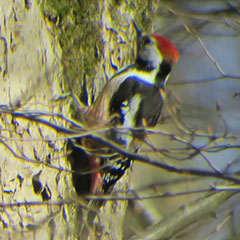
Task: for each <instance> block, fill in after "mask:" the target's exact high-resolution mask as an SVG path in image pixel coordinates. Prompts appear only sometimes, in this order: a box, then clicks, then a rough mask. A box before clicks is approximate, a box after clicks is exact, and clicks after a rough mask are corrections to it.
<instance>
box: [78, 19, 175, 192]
mask: <svg viewBox="0 0 240 240" xmlns="http://www.w3.org/2000/svg"><path fill="white" fill-rule="evenodd" d="M134 27H135V29H136V32H137V50H136V53H137V54H136V59H135V62H134V63H133V64H131V65H129V66H127V67H126V68H124V69H123V70H121V71H119V72H117V73H116V74H115V75H113V76H112V78H111V79H110V80H109V81H108V82H107V83H106V84H105V86H104V87H103V89H102V91H101V92H100V94H99V95H98V97H97V99H96V100H95V102H94V103H93V104H92V105H91V106H90V107H89V108H88V109H87V111H86V112H85V113H84V114H81V116H83V115H84V120H83V119H82V120H83V121H84V122H85V124H86V125H87V126H88V127H89V128H90V129H91V128H94V127H95V128H100V127H102V126H109V131H108V132H107V133H106V135H105V136H106V137H107V138H109V139H110V140H111V141H114V142H116V143H119V144H122V145H123V146H124V147H125V149H127V150H130V148H131V147H132V148H133V149H131V151H134V152H137V150H138V147H139V146H138V144H136V143H135V140H136V139H137V138H144V129H145V128H147V127H154V126H155V125H156V124H157V123H158V121H159V118H160V115H161V111H162V107H163V94H164V89H165V84H166V81H167V79H168V77H169V74H170V72H171V70H172V66H173V65H174V64H175V63H176V62H177V61H178V59H179V56H180V54H179V51H178V49H177V48H176V47H175V46H174V44H173V43H172V42H171V41H170V40H168V39H167V38H165V37H164V36H161V35H159V34H156V33H155V34H152V35H146V34H143V33H142V31H140V30H139V28H138V27H137V26H136V24H135V23H134ZM118 127H122V129H125V128H126V129H132V135H131V136H129V135H124V134H123V132H122V131H120V130H119V128H118ZM134 129H135V130H134ZM78 143H79V145H82V147H83V149H86V152H87V153H86V154H87V156H88V157H87V158H88V160H89V167H90V170H91V171H92V174H91V186H90V192H91V193H100V192H103V193H106V192H109V189H111V187H112V186H113V185H114V184H115V183H116V182H117V181H118V180H119V179H120V178H121V177H122V176H123V174H124V173H125V171H126V170H127V169H128V168H129V167H130V165H131V161H132V159H128V158H125V157H123V156H120V155H119V154H117V153H114V151H113V150H111V149H108V150H106V146H105V147H103V146H101V143H100V142H98V141H96V140H94V137H92V136H88V137H84V138H81V139H78ZM102 149H103V150H102ZM81 151H83V150H81ZM98 152H99V153H98ZM103 152H104V154H105V156H104V155H102V156H101V153H103ZM80 161H81V160H80ZM111 163H112V164H111Z"/></svg>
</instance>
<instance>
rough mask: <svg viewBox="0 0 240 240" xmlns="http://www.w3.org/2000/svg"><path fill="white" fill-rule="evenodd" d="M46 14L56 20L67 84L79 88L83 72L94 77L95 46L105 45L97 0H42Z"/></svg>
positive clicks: (96, 59) (50, 18)
mask: <svg viewBox="0 0 240 240" xmlns="http://www.w3.org/2000/svg"><path fill="white" fill-rule="evenodd" d="M41 7H42V11H43V13H44V15H45V16H46V17H47V18H48V20H50V21H52V22H53V24H54V27H53V28H52V29H53V34H56V35H57V36H58V38H59V41H60V45H61V47H62V51H63V56H62V62H63V66H64V67H65V74H66V77H67V81H68V83H67V84H66V86H65V87H67V85H68V84H70V85H71V87H72V88H73V89H75V90H76V92H80V88H81V84H82V81H83V75H84V74H85V75H86V76H87V78H89V79H92V77H93V76H94V75H95V69H96V64H98V61H99V59H98V57H97V56H96V46H98V48H99V49H101V47H102V42H101V36H99V35H98V34H99V29H97V28H98V25H99V22H100V21H99V19H100V13H99V11H98V1H97V0H92V1H82V0H79V1H71V0H45V1H42V2H41Z"/></svg>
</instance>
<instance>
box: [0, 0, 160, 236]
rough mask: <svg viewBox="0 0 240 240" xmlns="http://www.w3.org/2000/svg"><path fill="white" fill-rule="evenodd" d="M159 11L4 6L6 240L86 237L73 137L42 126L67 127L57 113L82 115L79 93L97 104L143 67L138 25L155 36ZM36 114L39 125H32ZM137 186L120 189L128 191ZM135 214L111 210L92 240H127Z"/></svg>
mask: <svg viewBox="0 0 240 240" xmlns="http://www.w3.org/2000/svg"><path fill="white" fill-rule="evenodd" d="M156 3H157V0H152V1H146V3H145V1H144V3H143V1H130V0H129V1H123V2H121V1H110V0H109V1H107V0H105V1H96V0H92V1H72V2H68V1H66V0H62V1H54V0H48V1H41V6H40V5H39V4H38V3H37V1H34V0H33V1H31V0H25V1H21V0H16V1H10V0H0V11H1V14H0V26H1V30H0V34H1V35H0V51H1V54H0V81H1V85H0V93H1V98H0V104H1V106H0V111H1V112H0V113H1V115H0V126H1V128H0V152H1V155H0V183H1V192H0V197H1V205H0V207H1V213H0V222H1V225H0V232H1V236H2V238H3V239H7V238H8V239H20V238H23V239H33V238H34V239H74V238H79V237H80V230H81V228H82V226H83V225H84V224H85V222H84V220H81V219H79V216H80V215H81V214H80V212H82V209H85V208H86V207H87V202H86V201H85V200H84V199H82V198H80V197H79V196H77V194H76V193H75V191H74V187H73V184H72V178H71V168H70V164H69V162H68V160H67V157H66V138H67V137H66V135H63V134H62V133H59V131H56V129H54V128H53V127H49V126H46V124H43V121H41V122H39V121H37V120H39V119H41V120H42V119H44V121H47V122H49V123H52V124H55V125H57V126H60V127H66V128H67V127H68V124H67V122H66V121H64V120H63V119H62V118H59V117H57V116H56V114H61V115H63V116H64V117H69V118H70V117H71V116H73V115H74V112H75V111H76V110H74V109H76V108H73V107H72V105H71V103H72V102H73V101H72V99H71V98H67V97H64V96H66V95H68V94H69V91H70V90H71V91H73V92H74V93H75V94H76V95H78V96H80V98H81V99H82V100H83V101H84V102H85V103H87V102H88V103H89V104H90V103H91V101H92V100H93V99H94V96H96V95H97V94H98V93H99V91H100V90H101V88H102V86H103V85H104V83H105V82H106V81H107V80H108V78H109V77H111V76H112V75H113V74H114V73H115V72H116V71H117V70H118V69H120V68H121V67H124V66H126V65H127V64H129V63H130V62H131V60H132V59H133V56H134V49H135V32H134V30H133V26H132V24H131V21H132V19H134V20H135V21H136V22H137V23H139V24H140V23H141V24H142V26H144V29H146V28H148V27H149V26H150V25H151V20H150V18H149V16H151V15H152V14H153V11H154V9H155V5H156ZM41 10H42V11H41ZM142 26H141V27H142ZM85 80H86V89H87V92H88V94H87V95H86V94H85V95H84V91H82V89H83V86H84V81H85ZM86 96H87V97H88V99H87V100H88V101H87V100H86ZM84 97H85V98H84ZM29 112H30V113H31V114H33V112H34V113H35V114H37V113H38V115H37V118H34V119H31V118H29V117H26V116H27V113H29ZM16 113H17V114H16ZM46 113H47V114H46ZM24 116H25V117H24ZM34 116H36V115H34ZM128 178H129V176H126V177H125V178H123V180H122V181H121V182H120V183H119V184H117V185H116V189H122V190H126V189H127V182H128ZM79 184H81V183H79ZM126 206H127V202H126V201H122V202H120V201H118V202H113V201H110V202H107V204H105V205H104V206H103V207H102V208H101V210H100V213H99V217H98V219H97V220H96V222H97V223H98V227H96V228H95V227H94V228H92V229H91V230H90V231H89V236H88V238H89V239H121V238H122V223H123V219H124V214H125V210H126Z"/></svg>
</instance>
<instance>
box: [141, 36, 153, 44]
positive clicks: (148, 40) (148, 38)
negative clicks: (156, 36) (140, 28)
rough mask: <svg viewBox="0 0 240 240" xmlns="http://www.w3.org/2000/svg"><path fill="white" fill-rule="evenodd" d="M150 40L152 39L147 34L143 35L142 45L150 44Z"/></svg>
mask: <svg viewBox="0 0 240 240" xmlns="http://www.w3.org/2000/svg"><path fill="white" fill-rule="evenodd" d="M151 42H152V40H151V38H150V37H149V36H144V37H143V44H144V45H147V44H150V43H151Z"/></svg>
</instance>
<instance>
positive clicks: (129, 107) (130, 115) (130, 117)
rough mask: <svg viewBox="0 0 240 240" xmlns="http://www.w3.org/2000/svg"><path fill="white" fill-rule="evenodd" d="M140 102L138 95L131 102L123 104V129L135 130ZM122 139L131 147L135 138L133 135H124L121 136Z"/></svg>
mask: <svg viewBox="0 0 240 240" xmlns="http://www.w3.org/2000/svg"><path fill="white" fill-rule="evenodd" d="M140 102H141V96H140V94H136V95H135V96H133V98H131V100H130V101H125V102H123V104H122V107H121V110H122V113H123V115H124V122H123V128H127V129H129V128H135V124H136V122H135V121H136V119H135V116H136V113H137V111H138V108H139V105H140ZM121 139H122V140H124V141H125V142H126V146H129V145H130V144H131V142H132V140H133V137H132V135H131V134H123V135H122V136H121Z"/></svg>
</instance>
